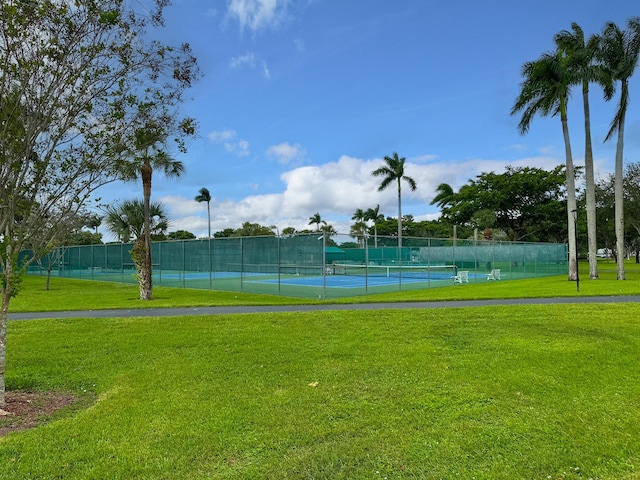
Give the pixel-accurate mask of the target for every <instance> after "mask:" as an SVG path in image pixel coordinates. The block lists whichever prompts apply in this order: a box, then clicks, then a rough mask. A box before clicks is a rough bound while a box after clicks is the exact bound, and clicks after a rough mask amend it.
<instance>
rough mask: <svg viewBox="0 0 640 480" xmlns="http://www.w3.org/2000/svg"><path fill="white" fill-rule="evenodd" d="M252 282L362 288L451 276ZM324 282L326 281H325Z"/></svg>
mask: <svg viewBox="0 0 640 480" xmlns="http://www.w3.org/2000/svg"><path fill="white" fill-rule="evenodd" d="M473 277H474V276H473V275H471V274H470V275H469V278H473ZM250 281H251V282H252V283H268V284H278V282H280V284H281V285H292V286H294V285H297V286H301V287H323V286H325V285H326V286H327V287H331V288H363V287H365V286H369V287H376V286H388V285H397V284H398V283H399V282H400V281H402V283H404V284H409V283H411V284H415V283H425V284H427V283H434V282H437V283H438V284H442V283H443V282H446V283H450V284H453V278H444V277H439V278H434V279H427V278H414V277H406V278H405V277H402V279H399V278H398V277H376V276H373V277H368V278H366V277H357V276H350V275H327V276H326V277H321V276H317V277H311V276H306V277H282V278H280V279H279V280H278V279H277V278H274V279H261V280H257V279H256V280H250ZM325 282H326V283H325Z"/></svg>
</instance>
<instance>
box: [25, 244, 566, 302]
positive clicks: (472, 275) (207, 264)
mask: <svg viewBox="0 0 640 480" xmlns="http://www.w3.org/2000/svg"><path fill="white" fill-rule="evenodd" d="M132 247H133V245H132V244H130V243H119V244H107V245H86V246H77V247H65V248H64V249H62V250H60V251H58V252H55V254H53V255H50V256H48V257H46V258H43V259H40V260H39V261H38V262H37V263H34V264H33V265H32V267H31V268H30V269H29V273H32V274H39V275H45V274H46V271H47V270H48V269H49V267H51V269H52V274H53V275H57V276H60V277H68V278H81V279H91V280H103V281H110V282H125V283H136V276H135V267H134V264H133V260H132V259H131V254H130V251H131V249H132ZM152 259H153V260H152V261H153V281H154V285H163V286H170V287H185V288H198V289H213V290H229V291H239V292H251V293H264V294H272V295H286V296H294V297H304V298H338V297H348V296H354V295H367V294H372V293H383V292H393V291H400V290H415V289H424V288H434V287H440V286H450V285H452V284H454V283H456V282H462V285H464V284H465V283H467V282H468V283H479V282H487V281H491V280H500V281H511V280H516V279H521V278H531V277H542V276H550V275H559V274H566V273H567V247H566V245H564V244H550V243H524V242H493V241H480V240H478V241H473V240H453V239H430V238H416V237H403V239H402V247H401V248H398V243H397V238H396V237H380V236H378V237H375V238H374V237H368V236H367V237H360V238H356V237H352V236H347V235H334V236H331V237H328V236H326V237H325V236H324V235H322V234H321V233H316V234H296V235H286V236H264V237H235V238H211V239H200V240H184V241H172V242H155V243H153V244H152Z"/></svg>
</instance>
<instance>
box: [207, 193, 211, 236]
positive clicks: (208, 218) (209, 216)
mask: <svg viewBox="0 0 640 480" xmlns="http://www.w3.org/2000/svg"><path fill="white" fill-rule="evenodd" d="M210 203H211V200H209V201H208V202H207V222H209V223H208V225H209V238H211V206H210V205H209V204H210Z"/></svg>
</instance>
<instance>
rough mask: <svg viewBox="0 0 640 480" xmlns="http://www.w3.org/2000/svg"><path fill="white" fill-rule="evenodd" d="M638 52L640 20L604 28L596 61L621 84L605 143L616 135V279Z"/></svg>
mask: <svg viewBox="0 0 640 480" xmlns="http://www.w3.org/2000/svg"><path fill="white" fill-rule="evenodd" d="M639 51H640V17H631V18H630V19H629V20H627V30H626V31H625V30H620V28H618V26H617V25H616V24H615V23H613V22H608V23H606V24H605V26H604V30H603V32H602V35H601V36H600V49H599V50H598V52H597V57H598V60H600V61H601V62H602V65H603V66H604V67H605V68H606V69H607V70H608V71H609V73H610V75H611V77H612V78H613V80H614V81H619V82H620V103H618V108H617V110H616V113H615V116H614V118H613V121H612V122H611V128H610V129H609V133H607V136H606V138H605V141H608V140H609V139H611V137H612V136H613V134H614V133H616V132H617V133H618V141H617V144H616V161H615V186H614V188H615V194H614V195H615V231H616V260H617V266H618V268H617V278H618V280H624V279H625V271H624V188H623V151H624V127H625V117H626V115H627V106H628V104H629V78H630V77H631V75H633V72H634V70H635V69H636V66H637V65H638V54H639Z"/></svg>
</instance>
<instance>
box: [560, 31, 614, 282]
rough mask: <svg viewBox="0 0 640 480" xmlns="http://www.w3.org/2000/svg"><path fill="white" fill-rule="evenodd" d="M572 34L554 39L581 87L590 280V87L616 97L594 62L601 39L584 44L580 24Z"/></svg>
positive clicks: (593, 244)
mask: <svg viewBox="0 0 640 480" xmlns="http://www.w3.org/2000/svg"><path fill="white" fill-rule="evenodd" d="M571 29H572V31H571V32H569V31H567V30H563V31H562V32H560V33H558V34H557V35H556V36H555V42H556V45H558V48H559V49H561V50H562V51H563V52H564V53H565V54H566V55H567V57H568V61H569V68H570V69H571V70H572V72H573V75H574V83H575V84H576V85H580V86H581V87H582V106H583V111H584V133H585V148H584V152H585V153H584V167H585V185H586V192H585V204H586V212H587V240H588V252H589V253H588V258H589V278H591V279H597V278H598V259H597V256H596V253H597V249H598V247H597V238H596V232H597V220H596V200H595V176H594V168H593V146H592V141H591V114H590V108H589V84H590V83H592V82H597V83H598V84H600V85H601V86H602V87H603V89H604V96H605V99H607V100H608V99H610V98H611V96H612V95H613V85H612V82H611V78H610V75H608V72H607V71H606V69H604V68H602V65H600V64H599V63H597V62H596V61H595V59H596V54H597V52H598V48H599V43H600V40H599V37H598V36H596V35H592V36H591V37H590V38H589V39H588V40H586V41H585V37H584V32H583V30H582V28H581V27H580V25H578V24H577V23H575V22H574V23H572V24H571Z"/></svg>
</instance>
